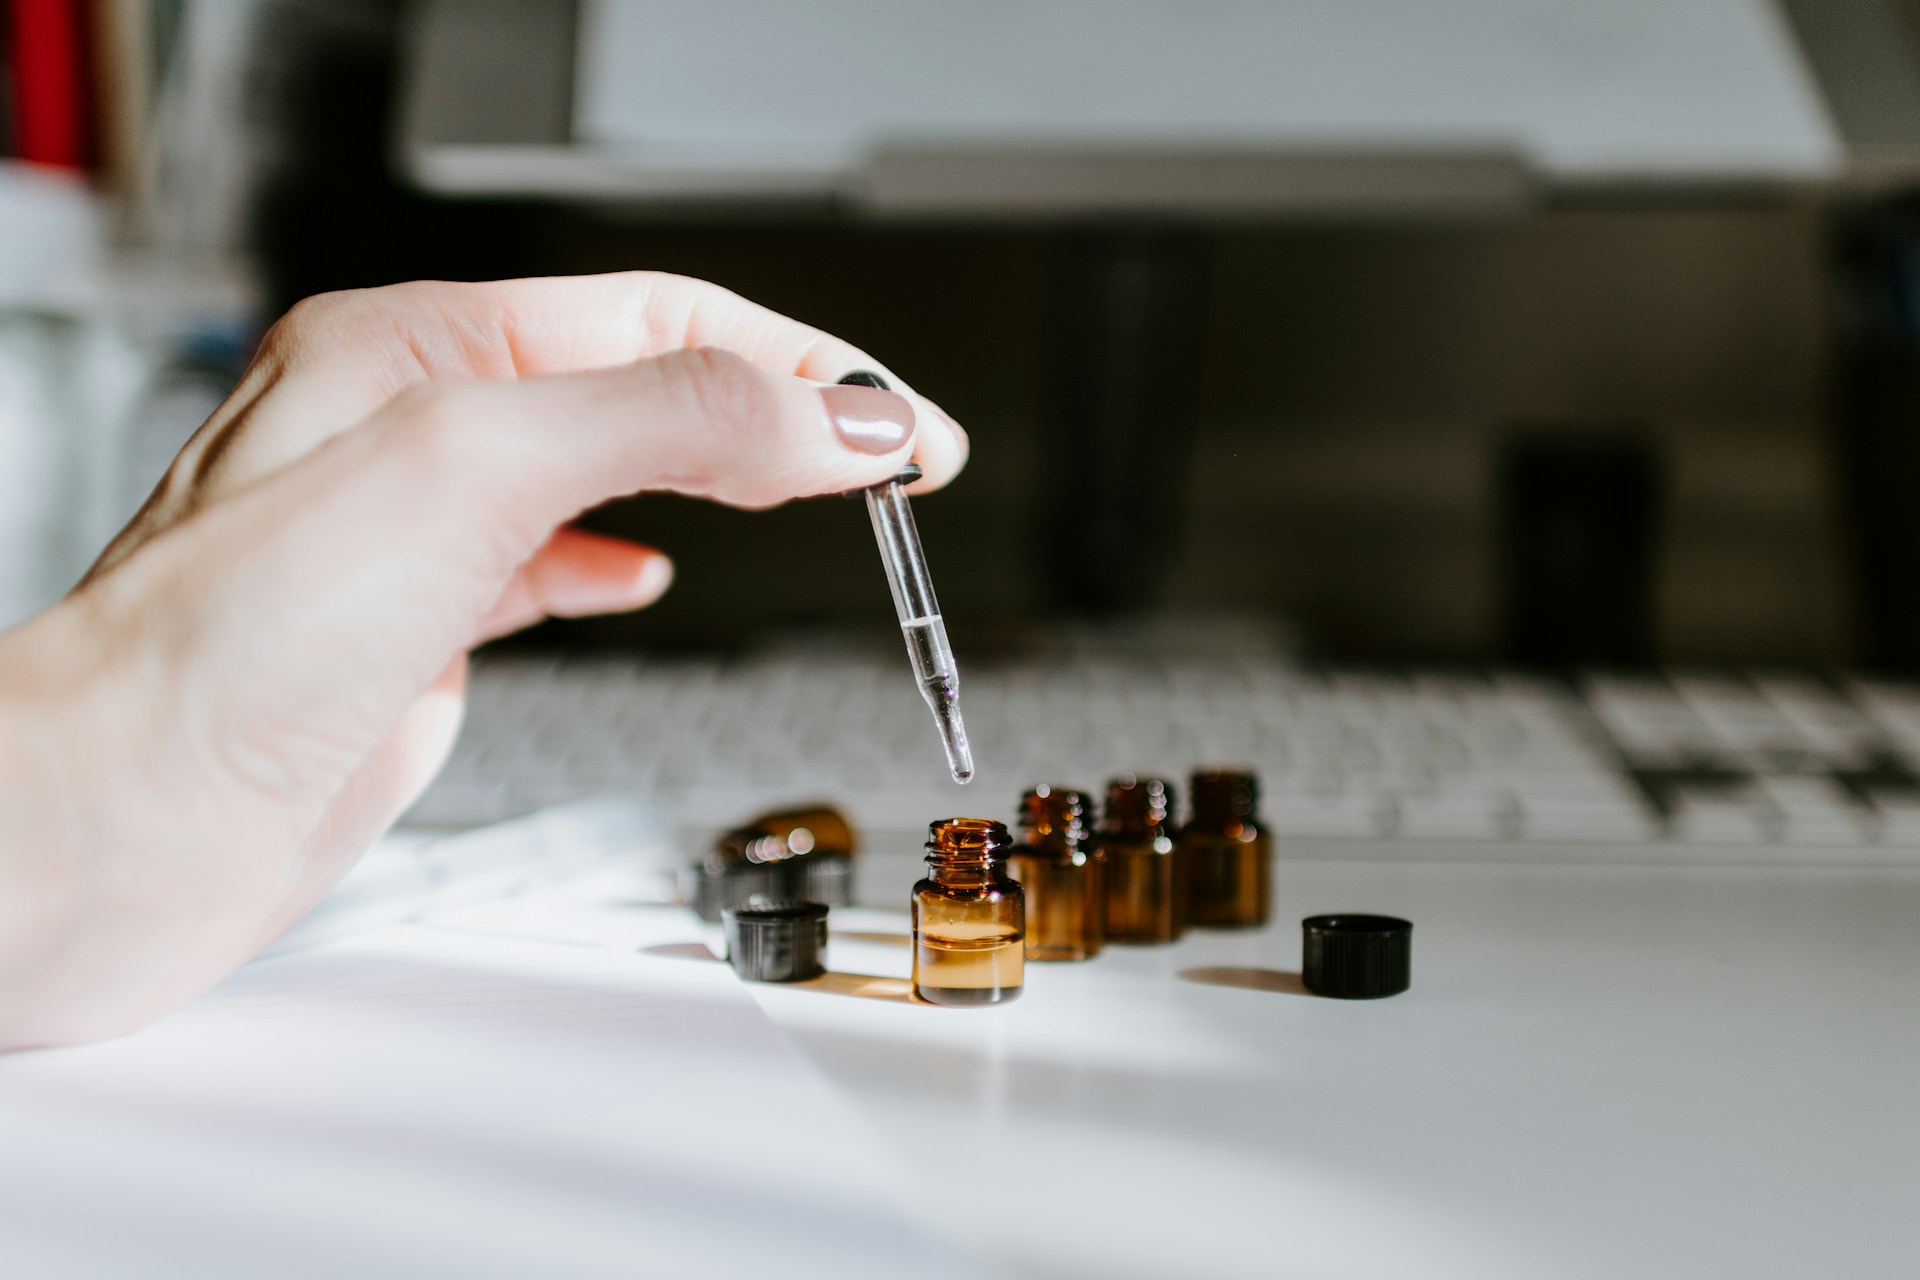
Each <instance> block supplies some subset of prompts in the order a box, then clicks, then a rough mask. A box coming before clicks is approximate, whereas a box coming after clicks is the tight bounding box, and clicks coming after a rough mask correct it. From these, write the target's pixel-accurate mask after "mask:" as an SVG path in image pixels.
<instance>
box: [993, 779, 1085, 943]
mask: <svg viewBox="0 0 1920 1280" xmlns="http://www.w3.org/2000/svg"><path fill="white" fill-rule="evenodd" d="M1092 817H1093V814H1092V805H1091V804H1090V803H1089V802H1088V800H1087V795H1086V793H1085V792H1083V791H1068V790H1064V789H1062V788H1059V787H1046V786H1041V787H1035V788H1034V789H1033V790H1031V791H1029V792H1027V794H1026V795H1025V797H1023V798H1022V799H1021V801H1020V835H1021V840H1020V843H1019V844H1018V845H1015V846H1014V848H1013V850H1012V852H1011V853H1010V854H1009V856H1008V858H1007V861H1008V864H1009V866H1010V869H1011V871H1012V874H1013V878H1014V879H1015V880H1018V881H1019V882H1020V885H1021V887H1022V888H1024V889H1025V890H1026V891H1027V959H1029V960H1090V959H1092V958H1093V957H1094V956H1097V955H1099V954H1100V947H1101V945H1102V943H1104V942H1105V940H1106V934H1107V929H1106V878H1105V876H1104V875H1103V874H1102V872H1104V871H1105V869H1106V859H1105V858H1103V857H1101V855H1100V851H1099V850H1098V849H1096V848H1093V847H1091V842H1090V838H1091V836H1092V834H1093V833H1092V831H1091V830H1089V823H1090V822H1091V819H1092Z"/></svg>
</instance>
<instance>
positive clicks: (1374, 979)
mask: <svg viewBox="0 0 1920 1280" xmlns="http://www.w3.org/2000/svg"><path fill="white" fill-rule="evenodd" d="M1300 932H1301V949H1300V958H1301V963H1300V969H1301V973H1300V978H1301V981H1303V982H1304V983H1306V986H1307V990H1309V991H1311V992H1313V993H1314V994H1315V995H1320V996H1333V997H1334V998H1336V999H1339V1000H1375V999H1378V998H1379V997H1381V996H1397V995H1399V994H1400V993H1401V992H1402V991H1405V990H1406V989H1407V987H1408V986H1409V985H1410V984H1411V982H1412V980H1413V979H1412V974H1413V961H1412V952H1413V923H1412V922H1411V921H1408V920H1401V919H1399V918H1398V917H1395V916H1356V915H1334V916H1308V917H1307V918H1306V919H1305V920H1302V921H1301V922H1300Z"/></svg>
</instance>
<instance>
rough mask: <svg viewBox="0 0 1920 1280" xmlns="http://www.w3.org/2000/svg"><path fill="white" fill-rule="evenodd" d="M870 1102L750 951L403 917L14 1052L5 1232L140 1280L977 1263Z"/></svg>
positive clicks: (863, 1270) (53, 1265) (22, 1264)
mask: <svg viewBox="0 0 1920 1280" xmlns="http://www.w3.org/2000/svg"><path fill="white" fill-rule="evenodd" d="M654 911H655V912H656V913H658V912H659V909H658V908H655V909H654ZM673 923H674V924H675V926H676V927H677V930H678V932H677V934H676V936H680V935H684V934H686V933H687V932H688V925H687V923H686V921H685V920H684V919H681V920H679V921H676V922H673ZM863 1124H864V1122H863V1121H860V1120H859V1119H857V1118H856V1117H855V1116H854V1115H853V1114H852V1113H851V1111H850V1110H849V1108H848V1107H847V1106H846V1105H845V1104H844V1102H843V1101H842V1099H841V1098H840V1097H839V1095H838V1094H836V1093H835V1092H834V1090H833V1088H832V1086H830V1085H829V1084H828V1083H827V1082H826V1081H825V1080H824V1078H823V1077H821V1076H820V1075H819V1074H818V1073H817V1072H816V1071H815V1070H814V1069H813V1067H812V1066H811V1065H810V1064H808V1063H807V1062H806V1061H805V1060H804V1059H803V1058H801V1057H800V1056H799V1055H798V1053H797V1052H796V1051H795V1050H794V1049H793V1048H792V1046H791V1045H790V1044H789V1043H788V1042H787V1041H786V1040H785V1039H784V1038H783V1037H782V1035H781V1034H780V1033H779V1032H778V1031H777V1030H775V1029H774V1028H773V1026H772V1025H771V1024H770V1023H768V1022H767V1021H766V1019H765V1018H764V1016H763V1015H762V1014H761V1013H760V1011H759V1010H758V1008H757V1007H756V1006H755V1005H754V1003H753V1001H752V1000H751V999H750V998H749V997H748V996H747V995H746V993H745V992H744V991H743V990H742V988H741V986H740V984H739V983H738V981H737V980H736V979H735V978H734V977H733V975H732V973H731V971H730V970H729V969H728V968H727V967H726V966H725V965H723V964H716V963H712V962H706V963H698V962H689V961H687V960H685V959H679V958H673V957H671V956H662V955H650V954H646V953H644V952H641V951H639V950H636V949H634V948H632V947H629V946H626V945H620V946H608V945H597V944H596V943H595V942H594V941H593V940H591V939H587V940H582V941H577V942H571V941H560V942H528V941H522V940H518V939H513V938H508V937H502V936H498V935H494V934H490V933H485V932H474V931H449V930H442V929H436V928H432V927H426V926H417V925H405V926H398V927H393V928H389V929H385V930H382V931H379V932H377V933H372V934H366V935H363V936H361V937H359V938H356V939H353V940H349V941H346V942H341V943H336V944H333V945H331V946H327V947H324V948H321V949H318V950H314V951H309V952H303V953H298V954H294V955H289V956H284V957H280V958H277V959H270V960H264V961H260V962H257V963H255V964H253V965H250V966H248V967H247V968H246V969H244V970H242V971H241V972H240V973H238V974H236V975H235V976H234V977H233V978H232V979H230V980H229V981H228V982H226V983H224V984H223V985H222V986H221V987H219V988H218V989H217V990H215V991H214V992H212V993H210V994H209V995H208V996H206V997H204V998H203V999H201V1000H200V1001H198V1002H196V1003H195V1004H194V1005H192V1006H189V1007H188V1008H187V1009H186V1010H184V1011H182V1012H181V1013H180V1014H178V1015H176V1016H174V1017H172V1018H170V1019H167V1020H165V1021H163V1022H162V1023H160V1024H158V1025H156V1026H154V1027H152V1028H150V1029H148V1030H147V1031H144V1032H141V1033H139V1034H137V1035H135V1036H132V1037H129V1038H127V1039H124V1040H120V1041H116V1042H112V1043H108V1044H103V1045H95V1046H89V1047H84V1048H79V1049H67V1050H56V1051H48V1052H41V1053H32V1054H22V1055H16V1056H14V1057H12V1058H8V1059H4V1060H0V1242H4V1244H3V1245H0V1248H3V1249H4V1255H5V1259H6V1261H5V1264H4V1265H5V1271H6V1272H7V1273H8V1274H10V1275H19V1276H34V1277H48V1276H140V1277H142V1278H143V1280H144V1278H150V1277H172V1276H180V1277H188V1276H191V1277H196V1278H197V1280H198V1278H207V1277H224V1276H248V1277H257V1276H268V1275H271V1276H276V1277H306V1276H336V1275H342V1276H344V1275H352V1276H355V1277H369V1276H410V1277H411V1276H438V1275H449V1276H462V1277H475V1276H567V1277H580V1276H602V1275H605V1276H649V1277H679V1276H685V1277H690V1278H691V1277H701V1278H703V1280H704V1278H707V1277H726V1276H747V1275H753V1276H755V1277H757V1278H759V1280H764V1277H767V1276H781V1277H788V1276H811V1275H838V1276H847V1275H904V1274H907V1273H908V1271H909V1270H911V1271H912V1273H913V1274H915V1275H916V1276H917V1277H918V1276H929V1277H946V1276H963V1275H976V1274H978V1273H977V1272H975V1271H974V1270H972V1269H971V1268H970V1267H969V1266H968V1265H967V1264H965V1263H963V1262H961V1261H959V1260H957V1259H956V1258H955V1257H954V1255H953V1254H952V1253H951V1252H950V1250H949V1248H948V1247H947V1246H946V1245H944V1244H942V1243H941V1242H939V1241H937V1240H936V1239H934V1238H933V1237H931V1236H930V1235H928V1234H927V1233H926V1232H924V1231H923V1230H922V1229H921V1227H920V1226H919V1225H918V1224H917V1223H916V1222H915V1221H913V1219H912V1218H911V1217H910V1216H909V1215H908V1214H906V1213H905V1212H904V1211H903V1208H902V1202H901V1201H900V1200H899V1199H897V1197H898V1195H899V1194H900V1189H901V1187H902V1185H903V1180H902V1178H901V1176H900V1172H899V1171H898V1170H897V1169H896V1168H895V1167H894V1166H893V1165H892V1164H891V1163H890V1158H889V1157H887V1156H886V1155H884V1154H883V1153H882V1150H881V1148H880V1146H879V1144H878V1143H877V1142H876V1141H874V1139H873V1137H872V1135H871V1134H870V1133H869V1132H868V1131H867V1130H866V1129H865V1128H864V1127H863Z"/></svg>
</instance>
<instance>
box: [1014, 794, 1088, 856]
mask: <svg viewBox="0 0 1920 1280" xmlns="http://www.w3.org/2000/svg"><path fill="white" fill-rule="evenodd" d="M1092 812H1093V804H1092V801H1090V800H1089V799H1088V797H1087V794H1086V792H1084V791H1069V790H1066V789H1065V788H1062V787H1048V786H1040V787H1035V788H1034V789H1033V790H1031V791H1029V792H1027V794H1026V795H1024V796H1022V797H1021V798H1020V834H1021V837H1022V839H1023V841H1024V843H1026V844H1027V845H1028V846H1029V847H1031V848H1035V849H1044V850H1046V851H1047V852H1049V853H1061V854H1074V853H1078V852H1079V851H1080V848H1081V846H1082V845H1084V844H1085V843H1086V842H1087V836H1088V834H1089V832H1088V829H1087V824H1088V821H1089V819H1090V818H1091V817H1092Z"/></svg>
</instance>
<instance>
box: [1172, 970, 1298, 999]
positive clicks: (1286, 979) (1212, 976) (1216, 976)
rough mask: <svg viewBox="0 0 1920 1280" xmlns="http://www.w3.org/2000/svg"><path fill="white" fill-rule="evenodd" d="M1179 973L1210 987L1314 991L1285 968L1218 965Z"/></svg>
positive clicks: (1287, 993) (1290, 993) (1290, 992)
mask: <svg viewBox="0 0 1920 1280" xmlns="http://www.w3.org/2000/svg"><path fill="white" fill-rule="evenodd" d="M1179 976H1180V978H1181V980H1182V981H1185V982H1198V983H1201V984H1202V985H1205V986H1209V987H1241V988H1243V989H1245V990H1247V991H1272V992H1276V993H1278V994H1280V995H1284V996H1305V995H1312V994H1313V993H1312V992H1310V991H1308V990H1307V984H1306V983H1304V982H1302V981H1301V980H1300V975H1299V974H1297V973H1291V972H1289V971H1288V970H1285V969H1255V968H1252V967H1250V966H1247V965H1238V964H1215V965H1205V966H1202V967H1201V968H1198V969H1182V970H1181V971H1180V975H1179Z"/></svg>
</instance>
